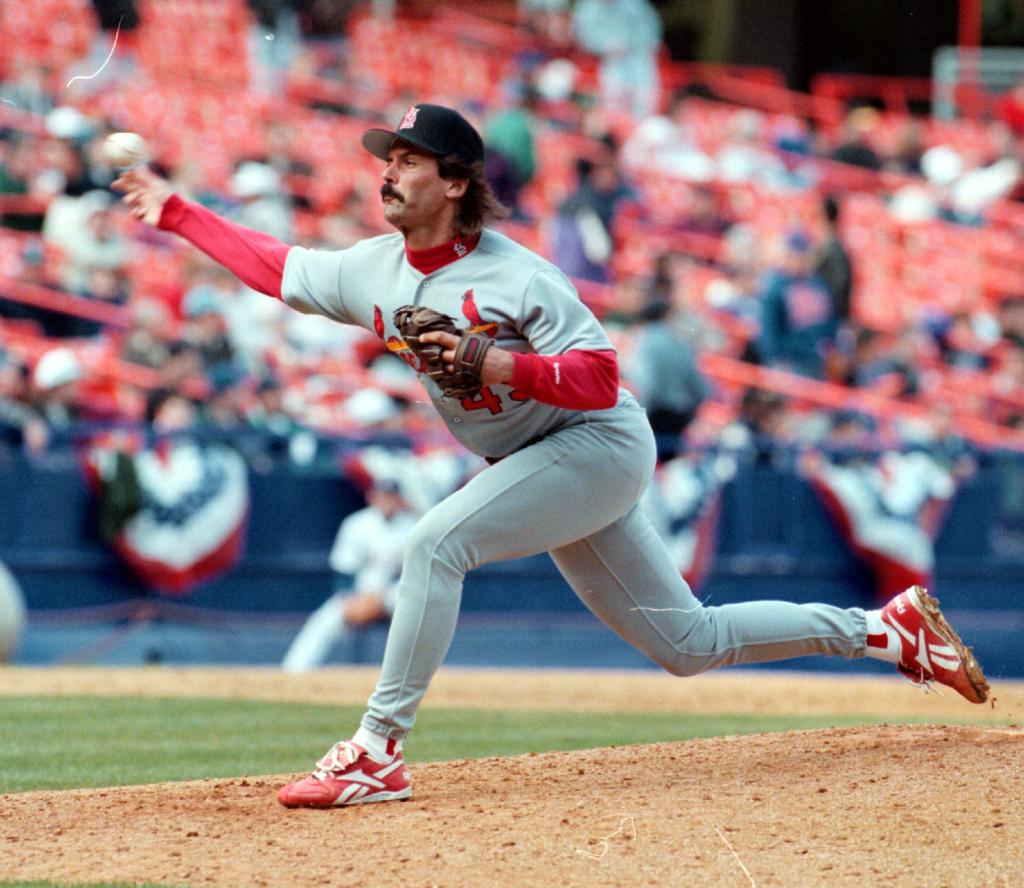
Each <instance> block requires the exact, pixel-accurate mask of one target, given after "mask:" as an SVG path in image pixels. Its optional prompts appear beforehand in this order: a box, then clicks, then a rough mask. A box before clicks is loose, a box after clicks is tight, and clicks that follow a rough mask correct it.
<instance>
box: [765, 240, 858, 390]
mask: <svg viewBox="0 0 1024 888" xmlns="http://www.w3.org/2000/svg"><path fill="white" fill-rule="evenodd" d="M814 263H815V256H814V252H813V251H812V249H811V244H810V241H809V240H808V239H807V237H806V235H804V234H803V233H800V232H794V233H792V234H790V235H789V236H788V237H787V238H786V240H785V244H784V247H783V252H782V259H781V262H780V264H779V267H778V268H777V269H776V270H775V271H774V272H773V273H772V274H771V275H770V276H769V278H768V280H767V282H766V284H765V287H764V289H763V291H762V294H761V331H760V334H759V335H758V338H757V343H756V348H757V352H758V355H759V356H760V358H761V360H762V361H763V362H764V363H766V364H769V365H771V366H774V367H780V368H783V369H788V370H793V371H794V372H797V373H802V374H804V375H805V376H814V377H818V378H821V377H822V376H823V374H824V369H825V359H826V357H827V356H828V353H829V352H830V351H831V349H832V347H833V340H834V337H835V334H836V330H837V328H838V316H837V314H836V309H835V306H834V305H833V302H832V294H831V293H830V292H829V290H828V288H827V287H826V286H825V283H824V281H823V280H822V279H821V278H820V277H819V276H818V275H817V274H815V272H814Z"/></svg>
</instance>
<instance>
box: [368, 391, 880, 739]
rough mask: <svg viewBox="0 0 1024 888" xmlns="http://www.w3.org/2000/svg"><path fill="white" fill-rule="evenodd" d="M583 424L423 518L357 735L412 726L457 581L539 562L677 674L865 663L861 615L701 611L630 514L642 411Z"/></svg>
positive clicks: (640, 464)
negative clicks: (502, 566)
mask: <svg viewBox="0 0 1024 888" xmlns="http://www.w3.org/2000/svg"><path fill="white" fill-rule="evenodd" d="M582 417H583V419H582V420H581V421H580V422H578V423H576V424H574V425H571V426H568V427H565V428H562V429H560V430H559V431H557V432H555V433H553V434H551V435H548V436H547V437H546V438H544V439H543V440H541V441H540V442H538V443H536V444H532V445H530V446H528V447H525V448H524V449H522V450H520V451H518V452H516V453H513V454H512V455H510V456H508V457H506V458H505V459H503V460H501V461H500V462H498V463H496V464H495V465H493V466H491V467H490V468H488V469H486V470H484V471H483V472H481V473H480V474H479V475H477V476H476V477H475V478H473V480H472V481H470V482H469V483H468V484H467V485H466V486H465V487H463V488H462V489H461V490H458V491H457V492H456V493H454V494H452V495H451V496H450V497H448V498H447V499H446V500H444V501H443V502H441V503H439V504H438V505H437V506H435V507H434V508H433V509H431V510H430V511H429V512H427V514H426V515H424V516H423V518H422V519H421V520H420V522H419V524H418V525H417V527H416V529H415V530H414V531H413V534H412V538H411V540H410V541H409V544H408V547H407V550H406V554H405V561H404V565H403V569H402V579H401V582H400V584H399V596H398V604H397V606H396V608H395V612H394V616H393V617H392V621H391V630H390V632H389V633H388V640H387V647H386V649H385V652H384V663H383V667H382V671H381V677H380V681H379V682H378V683H377V688H376V690H375V691H374V693H373V695H372V696H371V697H370V701H369V709H368V712H367V714H366V715H365V716H364V717H363V722H362V723H363V726H364V727H365V728H367V729H369V730H371V731H373V732H374V733H377V734H381V735H384V736H387V737H394V738H402V737H404V736H405V735H406V734H407V733H408V731H409V730H410V728H412V725H413V722H414V721H415V719H416V710H417V708H418V706H419V704H420V701H421V699H422V698H423V695H424V693H425V692H426V690H427V685H428V684H429V683H430V679H431V678H432V677H433V675H434V672H435V671H436V670H437V668H438V667H439V666H440V665H441V661H442V660H443V659H444V656H445V654H446V653H447V651H448V646H449V645H450V643H451V640H452V636H453V634H454V632H455V624H456V621H457V619H458V614H459V602H460V599H461V597H462V581H463V578H464V576H465V574H466V571H468V570H470V569H471V568H473V567H476V566H477V565H480V564H485V563H487V562H489V561H500V560H504V559H508V558H518V557H523V556H527V555H534V554H536V553H538V552H545V551H546V552H550V554H551V557H552V559H553V560H554V562H555V565H556V566H557V567H558V569H559V571H560V572H561V573H562V575H563V576H564V577H565V579H566V580H567V581H568V583H569V585H570V586H571V587H572V589H573V591H575V593H576V594H577V595H578V596H579V597H580V598H581V599H582V600H583V602H584V603H585V604H586V605H587V607H588V608H590V610H591V611H593V612H594V613H595V614H596V615H597V616H598V617H600V618H601V619H602V620H603V621H604V622H605V623H607V624H608V625H609V626H610V627H611V628H612V629H614V630H615V631H616V632H617V633H618V634H619V635H620V636H622V638H624V639H625V640H626V641H628V642H629V643H630V644H632V645H634V646H635V647H637V648H639V649H640V650H641V651H643V652H644V653H645V654H647V656H649V657H650V658H651V659H652V660H654V661H655V662H656V663H658V664H659V665H660V666H663V667H664V668H665V669H667V670H668V671H669V672H671V673H672V674H673V675H695V674H696V673H698V672H704V671H705V670H708V669H712V668H714V667H716V666H727V665H731V664H734V663H762V662H765V661H769V660H782V659H787V658H789V657H801V656H805V655H807V654H826V655H832V656H841V657H862V656H863V655H864V645H865V638H866V631H867V630H866V624H865V617H864V611H863V610H860V609H859V608H850V609H848V610H843V609H840V608H837V607H832V606H830V605H825V604H802V605H800V604H792V603H789V602H784V601H758V602H749V603H746V604H731V605H724V606H722V607H704V606H703V605H701V603H700V602H699V601H698V600H697V599H696V598H695V597H694V595H693V593H692V592H691V591H690V588H689V586H688V585H687V584H686V581H685V580H683V578H682V577H681V576H680V575H679V571H678V570H676V568H675V567H674V566H673V564H672V562H671V559H670V558H669V556H668V553H667V552H666V550H665V547H664V545H663V544H662V541H661V539H660V537H659V536H658V534H657V532H656V531H655V530H654V528H653V527H652V526H651V523H650V521H649V520H648V519H647V517H646V516H645V515H644V513H643V512H642V511H641V510H640V507H639V506H638V505H637V500H638V499H639V498H640V496H641V494H642V493H643V491H644V489H645V488H646V486H647V483H648V482H649V480H650V478H651V473H652V471H653V468H654V458H655V457H654V438H653V435H652V433H651V429H650V426H649V424H648V422H647V418H646V415H645V414H644V412H643V410H642V409H641V408H640V407H639V406H638V405H637V404H636V402H635V401H633V400H632V399H625V400H624V401H623V402H620V404H619V406H618V407H616V408H613V409H611V410H603V411H594V412H589V413H584V414H582Z"/></svg>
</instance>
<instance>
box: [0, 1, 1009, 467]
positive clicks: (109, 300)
mask: <svg viewBox="0 0 1024 888" xmlns="http://www.w3.org/2000/svg"><path fill="white" fill-rule="evenodd" d="M121 5H122V6H124V7H126V8H130V7H131V6H132V5H131V4H121ZM40 6H42V7H46V9H43V10H41V9H39V8H38V7H40ZM95 6H96V7H97V8H100V9H101V13H102V15H100V16H97V15H96V14H95V12H94V10H93V8H92V7H90V6H89V5H88V4H84V3H81V2H75V0H46V2H45V3H42V4H33V3H28V2H27V0H11V2H9V3H6V4H4V10H3V12H2V13H0V16H3V17H4V20H5V25H8V26H14V25H18V26H24V27H29V26H30V23H29V22H28V19H27V17H28V16H32V17H38V18H40V19H42V18H45V17H46V16H45V15H43V13H45V12H46V11H47V10H49V11H51V12H60V13H61V16H62V21H64V22H65V25H66V27H65V28H64V29H63V30H59V29H58V30H54V31H46V30H45V29H44V30H39V26H38V25H37V26H36V29H37V32H38V33H37V37H38V39H27V40H26V41H24V43H21V44H18V43H16V42H10V43H8V45H6V46H5V47H4V48H3V50H2V52H0V76H2V82H0V99H2V104H0V316H2V321H0V386H2V388H0V434H2V438H3V440H4V441H5V442H6V443H7V444H8V445H10V446H15V447H19V446H22V445H23V446H24V447H26V448H28V449H29V450H30V451H34V452H39V451H43V450H45V449H46V448H48V447H53V446H57V445H58V444H59V443H60V442H63V441H69V440H75V439H77V438H79V437H81V436H88V435H92V434H94V433H95V431H96V428H97V426H100V427H104V426H109V425H110V424H128V425H131V424H137V423H140V422H144V421H145V420H146V419H147V404H148V405H149V407H150V411H149V413H150V415H149V416H148V418H150V419H151V418H152V416H151V414H152V404H153V403H154V399H155V397H156V396H155V395H154V393H157V395H160V393H162V392H164V391H166V390H172V391H178V392H180V393H182V394H184V395H185V396H187V397H188V398H190V399H192V400H194V401H195V402H196V403H197V404H198V405H199V409H198V411H196V412H195V417H196V419H195V422H196V423H198V424H199V425H200V426H202V427H205V428H208V429H212V430H214V431H216V432H223V431H225V430H226V431H228V432H231V431H238V430H256V431H258V432H260V433H262V434H265V435H267V436H270V437H271V438H277V439H279V440H281V441H285V442H288V441H290V440H291V438H292V437H293V436H295V435H297V434H300V433H301V434H308V431H312V432H313V433H315V434H316V435H317V436H321V437H324V438H330V437H337V436H353V435H354V436H357V437H358V436H359V435H363V434H365V433H366V430H367V429H370V430H373V431H375V432H378V431H383V432H388V433H393V432H399V433H403V434H406V435H408V436H411V437H413V438H415V439H416V440H430V441H435V442H439V441H443V440H444V438H445V435H444V433H443V432H442V431H441V429H440V428H439V427H438V425H437V423H436V420H434V419H433V418H432V414H431V412H430V411H429V410H424V409H422V401H423V400H424V396H423V395H422V393H421V391H420V388H419V386H418V385H417V383H416V380H415V378H414V376H413V375H412V374H411V373H410V372H409V371H408V370H407V368H405V366H404V365H403V364H402V363H401V362H399V361H395V360H393V359H392V358H391V357H390V356H389V355H388V354H387V351H386V348H385V347H384V345H383V343H381V342H380V341H379V340H377V339H375V338H374V337H373V336H371V335H369V334H365V335H364V334H363V333H361V332H359V331H354V330H350V329H348V328H343V327H339V326H338V325H332V324H329V323H326V322H323V321H322V320H320V319H315V318H308V317H304V316H300V315H297V314H294V313H291V312H289V311H287V310H286V309H285V308H284V307H283V306H282V305H280V304H279V303H276V302H274V301H273V300H269V299H266V298H265V297H261V296H258V295H257V294H255V293H253V292H251V291H247V290H246V289H245V288H244V287H243V286H242V285H241V284H240V283H239V282H238V281H237V280H236V279H235V278H234V277H233V276H231V275H230V274H227V273H225V272H223V271H222V270H220V269H219V268H217V267H215V266H213V265H212V264H211V263H210V262H209V261H208V260H206V259H205V258H204V257H202V256H200V255H199V254H198V253H197V252H196V251H193V250H191V249H189V248H187V247H182V246H181V245H179V244H177V243H174V242H173V241H172V240H171V239H170V238H168V237H165V236H163V235H162V234H160V233H158V232H157V233H154V232H151V231H144V230H142V229H141V227H140V226H137V225H136V224H135V223H134V222H133V221H132V220H131V219H130V218H129V217H128V215H127V214H126V213H125V212H124V211H123V210H122V209H121V208H120V207H119V205H118V204H117V202H116V196H115V195H114V194H113V193H112V192H111V189H110V184H111V182H112V181H113V179H114V177H115V175H116V171H115V170H113V169H111V168H110V167H109V166H108V165H106V164H105V162H104V161H103V158H102V155H101V152H100V145H101V143H102V141H103V139H104V137H105V136H106V135H107V134H108V133H110V132H112V131H115V130H136V131H139V132H141V133H142V134H143V135H144V136H145V137H146V139H147V141H148V143H149V145H150V147H151V149H152V151H153V155H154V156H153V164H154V165H155V166H156V167H157V168H158V169H159V170H160V171H161V172H162V173H163V174H165V175H167V176H168V177H170V178H171V180H172V181H173V183H174V185H175V187H176V188H177V189H178V190H180V191H181V192H182V193H184V194H186V195H188V196H190V197H191V198H192V199H195V200H198V201H200V202H202V203H204V204H206V205H208V206H211V207H214V208H216V209H217V210H218V211H220V212H226V213H228V214H229V215H230V216H231V217H232V218H234V219H235V220H236V221H238V222H241V223H242V224H245V225H248V226H251V227H253V228H256V229H259V230H262V231H266V232H268V233H271V234H273V235H274V236H276V237H278V238H280V239H283V240H286V241H288V242H293V243H301V244H305V245H311V246H318V247H323V248H326V249H339V248H343V247H345V246H347V245H348V244H351V243H352V242H354V241H355V240H356V239H358V238H361V237H364V236H366V235H368V234H373V233H378V232H381V231H383V230H385V229H384V227H383V220H382V217H381V214H380V211H379V204H378V201H377V184H378V176H379V170H378V169H377V168H376V165H375V163H374V162H373V159H372V158H370V157H368V156H365V157H364V156H362V155H363V154H365V152H361V149H360V148H359V146H358V140H357V138H356V134H358V133H359V132H360V131H361V130H362V129H363V128H364V127H365V126H366V125H367V123H368V122H369V123H371V124H372V123H373V122H375V121H380V120H384V121H388V120H393V119H395V117H396V111H398V113H400V112H401V109H404V107H405V106H407V105H408V103H409V102H410V101H412V100H430V99H437V100H444V101H447V102H449V103H452V104H458V105H460V106H462V107H465V109H466V111H467V113H469V114H470V115H471V116H472V117H473V118H474V119H475V120H476V122H477V123H478V124H479V125H480V128H481V131H482V132H483V133H484V134H485V138H486V141H487V143H488V147H489V152H490V153H489V161H488V175H489V177H490V178H491V181H492V182H493V183H494V186H495V189H496V191H497V192H498V193H499V194H500V195H501V196H502V197H503V198H504V200H505V201H506V202H507V203H508V204H509V205H510V206H511V207H512V208H513V210H514V212H513V215H512V218H511V219H510V221H509V222H507V223H505V228H506V231H507V233H509V234H510V235H511V236H512V237H515V238H518V239H521V240H522V241H524V242H525V243H527V244H528V245H529V246H532V247H536V248H539V249H540V250H541V251H542V252H544V253H545V254H547V255H549V256H550V257H551V258H552V259H553V260H554V261H555V262H556V263H557V264H558V265H559V267H561V268H562V269H563V270H564V271H566V273H567V274H569V275H570V276H572V277H573V278H574V279H576V280H577V281H578V283H579V289H580V292H581V295H582V296H583V298H584V299H585V300H587V301H588V302H589V303H590V304H591V305H592V306H593V307H594V308H595V309H596V310H597V311H598V312H599V313H600V314H601V315H602V317H603V318H604V320H605V322H606V324H607V325H608V327H609V329H610V330H611V331H612V334H613V336H614V338H615V341H616V344H617V346H618V347H619V348H620V351H621V353H622V365H623V370H624V377H625V379H624V381H625V383H626V384H627V385H629V386H631V387H633V388H635V389H636V390H637V391H638V392H639V393H640V394H641V396H642V397H643V398H644V401H645V403H646V404H647V406H648V409H649V410H650V411H651V415H652V420H653V421H654V422H655V425H656V428H657V431H658V432H659V434H660V435H661V436H662V438H663V439H664V443H665V453H666V455H671V454H674V453H676V452H678V450H679V444H680V438H679V436H680V435H681V434H686V435H687V436H688V439H689V440H690V441H691V442H692V443H694V444H698V445H702V446H710V445H713V444H716V443H720V442H723V441H731V442H734V443H735V444H736V446H738V447H742V446H746V445H747V444H750V443H751V442H754V441H760V440H769V441H771V442H779V441H782V442H797V443H803V444H819V445H828V444H829V442H830V440H831V439H832V438H835V437H842V438H843V440H844V441H847V442H848V441H849V426H848V423H849V422H850V420H851V417H852V418H853V420H854V421H855V425H856V427H857V429H858V430H859V431H858V434H859V438H858V440H859V441H860V443H862V444H863V445H864V446H865V447H867V448H871V447H876V448H877V447H880V446H892V445H894V444H899V443H900V442H903V441H911V440H913V441H917V442H920V441H922V440H936V439H944V438H947V437H949V436H950V435H953V436H955V437H960V436H963V437H966V438H968V439H970V438H972V434H973V433H972V429H973V430H979V429H980V430H981V431H980V432H978V435H979V436H980V437H978V438H977V440H979V441H983V442H984V443H989V444H991V443H992V442H993V441H996V440H999V438H1000V434H1001V433H1002V432H1003V431H1005V440H1006V442H1010V443H1011V444H1012V443H1013V442H1018V441H1019V440H1020V439H1017V438H1014V437H1013V435H1014V434H1015V433H1016V432H1018V431H1024V394H1022V392H1024V385H1022V383H1024V260H1022V259H1021V258H1020V255H1019V254H1020V252H1021V251H1020V250H1019V249H1018V238H1019V235H1020V234H1022V233H1024V225H1021V226H1020V228H1017V227H1015V226H1016V225H1017V221H1018V220H1020V219H1021V218H1022V214H1020V213H1015V204H1014V202H1013V199H1014V198H1015V197H1016V196H1018V194H1019V192H1020V191H1021V186H1022V181H1021V166H1020V143H1019V138H1020V129H1021V127H1020V111H1019V105H1020V103H1019V100H1017V101H1014V96H1015V95H1016V93H1014V94H1011V95H1008V96H1007V97H1005V98H1004V99H1003V100H1001V101H1000V102H998V103H994V104H993V108H992V116H991V119H989V120H985V121H980V122H977V121H974V122H966V121H964V122H954V123H949V122H939V121H932V120H925V119H921V118H917V117H913V116H910V115H909V114H905V113H893V112H889V111H880V110H879V109H876V108H873V107H868V106H865V105H861V106H856V107H850V108H847V109H844V110H843V112H842V113H839V112H837V111H836V110H835V108H830V109H829V113H828V114H825V113H822V114H820V115H814V114H795V113H792V112H791V111H790V110H787V109H785V108H777V109H769V108H764V107H754V106H748V107H744V106H743V105H739V104H736V103H735V102H724V101H720V100H718V99H717V98H716V96H715V94H714V90H713V89H711V88H709V86H708V85H707V83H704V82H703V81H702V80H701V78H700V77H699V76H698V75H692V76H687V77H681V76H680V75H679V70H677V69H673V68H672V67H671V66H670V65H669V64H668V63H666V62H665V61H664V54H663V53H662V52H660V51H659V49H660V44H659V42H658V39H659V35H660V28H659V25H658V22H657V17H656V15H655V14H654V13H653V11H652V10H650V8H649V6H648V4H646V3H642V2H640V0H633V2H628V3H627V2H625V0H621V2H619V3H617V4H614V3H613V4H594V3H589V2H586V0H580V2H579V3H577V4H576V6H575V8H574V9H573V10H569V9H568V8H567V7H566V6H565V5H562V4H554V5H553V6H552V5H550V4H548V5H543V4H542V5H540V6H537V5H536V4H533V5H531V4H522V7H523V8H522V9H521V10H520V14H521V18H519V19H512V20H510V21H507V22H497V21H495V20H493V19H485V18H483V17H475V16H474V15H473V14H472V13H471V12H470V13H467V12H465V11H462V12H458V13H457V12H456V11H454V10H447V11H444V10H441V11H433V12H426V13H425V12H423V10H422V8H421V7H422V4H421V5H419V6H416V5H412V7H413V8H412V9H408V8H407V5H406V4H400V3H399V4H390V5H389V4H371V5H368V6H365V7H364V6H363V5H361V4H317V3H268V2H263V3H250V4H245V3H242V2H240V0H238V2H235V0H222V2H217V3H206V4H188V3H161V2H159V0H154V2H152V3H149V4H148V5H147V6H146V7H145V10H148V14H149V15H150V19H149V20H147V18H146V15H145V14H144V15H142V16H139V15H136V14H135V13H134V10H133V11H132V14H131V15H129V16H128V17H127V18H126V16H125V13H124V12H123V11H122V15H121V18H120V19H118V20H117V21H118V27H117V28H114V27H113V19H112V17H111V14H110V9H109V8H108V7H109V6H110V4H104V3H99V2H97V3H96V4H95ZM342 6H343V7H344V13H343V14H339V13H338V8H337V7H342ZM620 6H621V7H622V9H618V7H620ZM325 7H334V9H333V14H328V11H326V10H325ZM535 7H536V8H535ZM510 9H511V7H510ZM610 10H618V12H617V13H615V14H617V15H620V16H622V15H626V14H629V15H632V16H634V17H635V16H641V15H642V16H643V21H645V22H647V25H648V26H647V27H646V29H641V30H642V33H641V31H638V30H635V29H625V30H623V29H622V28H619V29H616V28H615V27H614V25H615V21H614V20H612V21H608V20H607V18H606V17H607V16H608V15H611V14H612V13H611V12H610ZM648 13H649V14H648ZM204 16H205V17H206V18H205V19H204V18H203V17H204ZM403 16H407V17H404V18H403ZM652 16H653V17H652ZM602 17H605V18H602ZM637 20H640V19H637ZM553 21H554V22H555V23H556V24H557V26H554V25H553V24H552V22H553ZM558 23H560V24H558ZM121 26H124V27H123V28H122V27H121ZM398 28H400V29H401V35H402V39H401V40H400V41H399V40H395V39H390V37H391V35H394V34H395V31H396V29H398ZM617 33H618V34H619V35H620V36H621V35H624V34H627V33H628V34H630V35H631V37H632V38H634V40H635V44H634V45H631V46H629V47H628V48H627V47H619V46H617V45H616V44H615V39H616V34H617ZM467 35H472V36H473V40H468V39H465V38H466V37H467ZM190 36H191V37H194V38H195V39H193V40H190ZM215 40H222V41H223V40H227V41H230V40H234V41H235V44H233V48H234V51H233V52H231V53H228V54H225V53H219V54H216V55H211V54H210V52H209V51H210V50H211V47H212V45H213V44H212V42H211V41H215ZM488 40H492V41H493V43H488ZM503 41H504V42H503ZM229 45H232V44H229ZM108 52H109V57H108V58H107V61H108V62H109V64H105V65H104V66H103V67H100V65H101V63H103V62H104V56H105V55H106V54H107V53H108ZM171 58H173V60H174V63H173V65H172V64H171V63H169V61H168V59H171ZM214 59H218V60H219V61H217V62H216V63H214V62H213V60H214ZM609 60H614V61H615V62H616V64H618V65H619V68H622V66H626V68H628V69H629V70H628V71H625V68H623V70H619V68H616V67H615V66H614V65H611V63H610V62H609ZM627 61H628V64H627ZM211 65H212V67H211ZM97 69H99V70H97ZM453 71H458V72H459V76H452V72H453ZM624 71H625V73H624ZM629 71H634V72H635V71H640V72H642V73H643V76H642V77H641V76H639V75H636V76H634V75H633V74H630V73H629ZM92 72H95V74H94V76H93V74H92ZM410 72H415V76H412V74H411V73H410ZM76 74H77V76H75V75H76ZM670 74H671V75H672V76H668V75H670ZM403 75H404V76H403ZM659 75H660V76H659ZM69 77H70V78H71V79H70V80H69ZM624 83H629V84H632V87H635V88H631V89H628V90H627V89H624V88H623V84H624ZM657 356H660V357H657ZM715 358H720V359H724V360H727V363H723V362H722V360H720V361H718V362H716V361H715V360H714V359H715ZM765 369H768V370H775V371H781V372H780V373H779V374H776V375H765V373H764V371H765ZM800 378H806V379H811V380H814V381H815V382H820V383H824V384H825V385H822V386H820V387H818V388H815V387H813V386H810V385H804V384H802V383H801V382H800ZM865 393H866V395H867V397H866V398H865V397H860V395H863V394H865ZM161 397H162V395H161ZM983 433H984V434H983ZM300 451H302V448H298V449H297V450H296V452H300Z"/></svg>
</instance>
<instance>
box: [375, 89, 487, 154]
mask: <svg viewBox="0 0 1024 888" xmlns="http://www.w3.org/2000/svg"><path fill="white" fill-rule="evenodd" d="M396 139H401V140H402V141H403V142H408V143H409V144H410V145H415V146H416V147H417V148H422V149H423V150H424V151H428V152H430V153H431V154H434V155H436V156H437V157H448V156H449V155H453V156H455V157H456V158H458V160H459V162H460V163H464V164H465V165H466V166H472V165H473V164H477V163H482V162H483V159H484V140H483V139H481V138H480V133H478V132H477V131H476V130H475V129H474V128H473V125H472V124H471V123H470V122H469V121H468V120H466V118H465V117H463V116H462V115H461V114H459V112H458V111H454V110H452V109H451V108H445V107H444V106H443V105H427V104H419V105H413V106H412V107H411V108H410V109H409V110H408V111H406V112H405V116H404V117H402V121H401V123H399V124H398V128H397V129H395V130H394V131H392V130H386V129H371V130H367V131H366V132H365V133H363V147H364V148H365V149H366V150H367V151H369V152H370V154H372V155H374V157H379V158H380V159H381V160H387V159H388V152H389V151H390V150H391V146H392V144H394V142H395V140H396Z"/></svg>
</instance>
